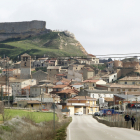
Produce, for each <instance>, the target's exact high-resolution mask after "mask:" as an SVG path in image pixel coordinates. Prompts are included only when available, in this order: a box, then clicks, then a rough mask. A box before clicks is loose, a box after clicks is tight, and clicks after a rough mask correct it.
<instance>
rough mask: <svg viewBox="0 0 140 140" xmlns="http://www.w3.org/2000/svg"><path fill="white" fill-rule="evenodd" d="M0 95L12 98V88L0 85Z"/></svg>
mask: <svg viewBox="0 0 140 140" xmlns="http://www.w3.org/2000/svg"><path fill="white" fill-rule="evenodd" d="M0 93H1V94H2V93H3V96H8V94H9V96H12V88H11V87H10V86H7V85H0Z"/></svg>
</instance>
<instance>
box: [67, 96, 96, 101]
mask: <svg viewBox="0 0 140 140" xmlns="http://www.w3.org/2000/svg"><path fill="white" fill-rule="evenodd" d="M68 100H96V99H95V98H91V97H89V96H75V97H73V98H70V99H68Z"/></svg>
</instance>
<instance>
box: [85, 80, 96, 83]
mask: <svg viewBox="0 0 140 140" xmlns="http://www.w3.org/2000/svg"><path fill="white" fill-rule="evenodd" d="M98 81H99V80H85V81H83V83H96V82H98Z"/></svg>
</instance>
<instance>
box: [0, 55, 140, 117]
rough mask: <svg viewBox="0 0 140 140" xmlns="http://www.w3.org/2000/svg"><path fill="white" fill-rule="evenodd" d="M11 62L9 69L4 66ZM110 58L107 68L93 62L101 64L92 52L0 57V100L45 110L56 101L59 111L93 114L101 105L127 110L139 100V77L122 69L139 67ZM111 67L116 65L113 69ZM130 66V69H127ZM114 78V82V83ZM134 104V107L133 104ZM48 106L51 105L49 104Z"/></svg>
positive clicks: (23, 106)
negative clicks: (69, 54) (72, 55)
mask: <svg viewBox="0 0 140 140" xmlns="http://www.w3.org/2000/svg"><path fill="white" fill-rule="evenodd" d="M7 63H8V66H9V64H10V66H11V67H10V68H9V67H7ZM126 63H127V62H123V63H122V62H120V61H117V62H116V61H113V62H112V61H111V62H108V63H107V69H108V70H107V71H102V70H100V69H98V68H97V67H96V68H95V67H93V65H97V66H98V65H102V64H100V63H99V59H98V58H96V56H94V55H92V54H88V55H87V57H86V58H82V59H81V58H78V57H75V58H68V57H65V58H57V59H56V58H49V57H45V58H38V59H37V60H36V59H34V60H33V59H32V58H31V56H30V55H28V54H23V55H21V61H18V62H16V63H13V62H12V61H11V60H9V58H5V59H0V64H1V67H2V66H3V68H1V75H0V92H1V100H3V101H4V103H5V104H6V103H7V102H9V100H8V98H9V96H10V97H12V98H10V99H12V100H10V104H11V105H12V106H14V107H21V108H34V109H39V108H42V109H48V106H50V105H51V104H53V103H55V104H57V105H58V106H59V108H60V109H62V110H65V109H66V110H67V109H68V110H69V111H70V112H69V113H70V114H71V115H73V114H75V113H76V112H82V113H83V114H93V113H94V112H98V111H99V110H100V109H104V108H117V109H120V110H126V109H128V108H131V109H132V108H133V109H135V108H136V107H137V108H138V106H139V102H140V97H139V94H140V77H138V76H133V77H132V76H131V77H130V76H124V78H120V77H121V76H122V75H121V74H125V73H124V70H123V67H124V69H125V68H126V67H127V66H128V67H129V68H130V69H131V70H132V69H135V70H136V69H137V70H138V68H139V65H138V63H137V62H135V63H131V66H132V65H133V67H134V68H132V67H130V65H129V63H128V65H126ZM114 66H115V67H116V68H117V69H116V70H115V71H112V69H113V68H114ZM130 69H129V70H130ZM116 81H117V82H116ZM131 104H133V107H132V105H131ZM50 108H51V107H50Z"/></svg>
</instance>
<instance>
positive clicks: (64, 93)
mask: <svg viewBox="0 0 140 140" xmlns="http://www.w3.org/2000/svg"><path fill="white" fill-rule="evenodd" d="M77 93H78V91H77V90H75V89H72V88H71V87H70V86H68V85H56V86H54V87H53V91H52V92H50V94H56V95H58V96H60V99H61V100H63V101H64V100H66V99H67V98H70V97H72V96H76V95H77Z"/></svg>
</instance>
